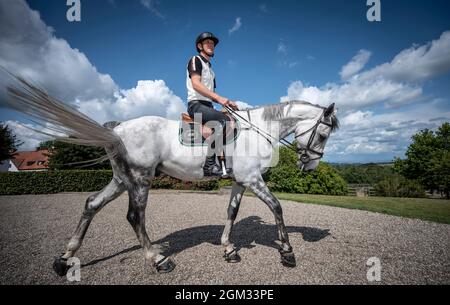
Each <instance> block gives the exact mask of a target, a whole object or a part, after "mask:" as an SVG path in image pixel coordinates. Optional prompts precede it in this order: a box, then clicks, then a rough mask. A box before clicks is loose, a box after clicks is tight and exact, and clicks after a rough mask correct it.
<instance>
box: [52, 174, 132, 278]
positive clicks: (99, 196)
mask: <svg viewBox="0 0 450 305" xmlns="http://www.w3.org/2000/svg"><path fill="white" fill-rule="evenodd" d="M124 191H125V187H124V185H123V183H122V182H118V181H117V180H116V178H113V180H111V182H110V183H109V184H108V185H107V186H105V187H104V188H103V189H102V190H101V191H100V192H98V193H96V194H94V195H91V196H89V198H88V199H87V200H86V205H85V207H84V211H83V214H82V215H81V219H80V222H79V223H78V226H77V228H76V230H75V233H74V234H73V236H72V238H71V239H70V241H69V243H68V244H67V250H66V252H65V253H64V255H63V256H61V257H57V258H55V261H54V263H53V269H54V270H55V271H56V273H58V274H59V275H61V276H63V275H65V274H66V272H67V270H68V266H67V260H68V259H69V258H70V257H73V256H74V255H75V252H76V251H77V250H78V249H79V248H80V246H81V243H82V242H83V238H84V236H85V234H86V231H87V229H88V227H89V224H90V223H91V221H92V219H93V218H94V216H95V214H96V213H98V212H99V211H100V210H101V209H102V208H103V207H104V206H105V205H106V204H108V203H109V202H111V201H112V200H114V199H116V198H117V197H118V196H119V195H120V194H122V193H123V192H124Z"/></svg>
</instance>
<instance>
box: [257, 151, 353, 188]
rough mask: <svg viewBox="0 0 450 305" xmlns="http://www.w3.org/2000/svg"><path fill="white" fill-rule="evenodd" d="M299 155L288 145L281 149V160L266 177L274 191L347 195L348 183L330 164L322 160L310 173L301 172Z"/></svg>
mask: <svg viewBox="0 0 450 305" xmlns="http://www.w3.org/2000/svg"><path fill="white" fill-rule="evenodd" d="M297 161H298V160H297V155H296V154H295V152H293V151H291V150H289V149H288V148H286V147H281V148H280V150H279V162H278V164H277V166H275V167H273V168H271V169H270V170H269V171H268V172H267V173H266V174H265V175H264V178H265V180H266V181H267V185H268V186H269V188H270V189H271V190H272V191H276V192H286V193H304V194H325V195H346V194H347V183H346V182H345V180H344V179H343V178H342V177H341V176H340V175H339V174H338V172H337V171H336V170H335V169H334V168H333V167H331V166H330V165H328V164H326V163H323V162H321V163H320V164H319V166H318V167H317V169H316V170H315V171H313V172H310V173H305V172H301V171H300V169H299V168H298V166H297Z"/></svg>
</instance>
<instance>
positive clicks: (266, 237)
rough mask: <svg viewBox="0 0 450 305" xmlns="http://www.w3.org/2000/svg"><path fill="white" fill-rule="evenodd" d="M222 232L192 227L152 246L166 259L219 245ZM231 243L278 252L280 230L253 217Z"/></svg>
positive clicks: (236, 229) (314, 232) (309, 236)
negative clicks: (263, 247) (157, 248)
mask: <svg viewBox="0 0 450 305" xmlns="http://www.w3.org/2000/svg"><path fill="white" fill-rule="evenodd" d="M223 229H224V226H219V225H211V226H200V227H193V228H189V229H184V230H180V231H177V232H174V233H171V234H169V235H167V236H166V237H164V238H162V239H159V240H156V241H154V242H153V244H154V245H159V246H161V248H162V249H163V251H164V252H163V253H162V254H163V255H165V256H170V255H174V254H177V253H180V252H182V251H184V250H186V249H189V248H192V247H195V246H198V245H200V244H203V243H210V244H213V245H220V237H221V236H222V232H223ZM286 229H287V231H288V233H289V234H292V233H301V234H302V237H303V240H304V241H307V242H317V241H319V240H321V239H323V238H325V237H327V236H329V235H331V234H330V233H329V230H328V229H326V230H322V229H318V228H311V227H294V226H287V227H286ZM291 238H292V236H291ZM230 239H231V241H232V242H233V243H234V245H235V246H236V247H237V248H246V249H251V248H254V247H256V245H262V246H267V247H272V248H275V249H277V250H278V249H279V246H278V244H277V243H276V241H277V240H278V229H277V226H276V225H274V224H269V223H265V222H264V221H262V220H261V218H260V217H258V216H250V217H247V218H245V219H242V220H241V221H239V222H237V223H236V224H235V225H234V226H233V230H232V233H231V236H230ZM255 244H256V245H255ZM138 249H141V246H133V247H131V248H128V249H125V250H122V251H120V252H118V253H115V254H112V255H110V256H107V257H104V258H100V259H96V260H93V261H91V262H89V263H86V264H84V265H83V266H82V267H85V266H90V265H95V264H97V263H100V262H103V261H107V260H109V259H111V258H113V257H116V256H118V255H121V254H124V253H129V252H133V251H136V250H138Z"/></svg>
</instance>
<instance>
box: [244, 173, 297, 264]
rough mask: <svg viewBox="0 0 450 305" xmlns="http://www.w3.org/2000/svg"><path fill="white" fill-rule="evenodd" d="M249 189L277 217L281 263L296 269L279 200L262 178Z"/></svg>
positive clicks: (251, 184) (250, 185)
mask: <svg viewBox="0 0 450 305" xmlns="http://www.w3.org/2000/svg"><path fill="white" fill-rule="evenodd" d="M247 186H248V188H249V189H250V190H251V191H252V192H253V193H254V194H255V195H256V196H257V197H258V198H259V199H261V200H262V201H263V202H264V203H265V204H267V206H268V207H269V208H270V210H271V211H272V213H273V214H274V216H275V222H276V224H277V227H278V236H279V239H280V241H281V248H280V249H279V252H280V254H281V263H282V264H283V265H284V266H286V267H295V266H296V262H295V255H294V252H293V251H292V247H291V245H290V243H289V236H288V234H287V231H286V226H285V225H284V220H283V210H282V208H281V204H280V202H279V201H278V199H277V198H276V197H275V196H274V195H273V194H272V193H271V192H270V190H269V188H268V187H267V185H266V183H265V182H264V180H262V177H260V178H259V179H257V180H256V181H255V182H251V183H248V185H247Z"/></svg>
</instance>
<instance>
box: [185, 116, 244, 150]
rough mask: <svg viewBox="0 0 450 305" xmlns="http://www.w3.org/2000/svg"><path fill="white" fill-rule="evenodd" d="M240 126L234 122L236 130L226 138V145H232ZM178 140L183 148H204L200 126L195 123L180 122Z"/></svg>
mask: <svg viewBox="0 0 450 305" xmlns="http://www.w3.org/2000/svg"><path fill="white" fill-rule="evenodd" d="M240 130H241V128H240V124H239V122H236V128H235V129H234V132H233V133H230V134H229V135H228V136H227V138H226V142H225V143H226V145H228V144H230V143H233V142H234V141H235V140H236V139H237V138H238V137H239V134H240ZM178 140H179V141H180V143H181V144H182V145H184V146H206V145H208V143H205V140H206V139H205V138H203V136H202V132H201V126H200V125H199V124H197V123H189V122H185V121H180V127H179V128H178Z"/></svg>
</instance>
